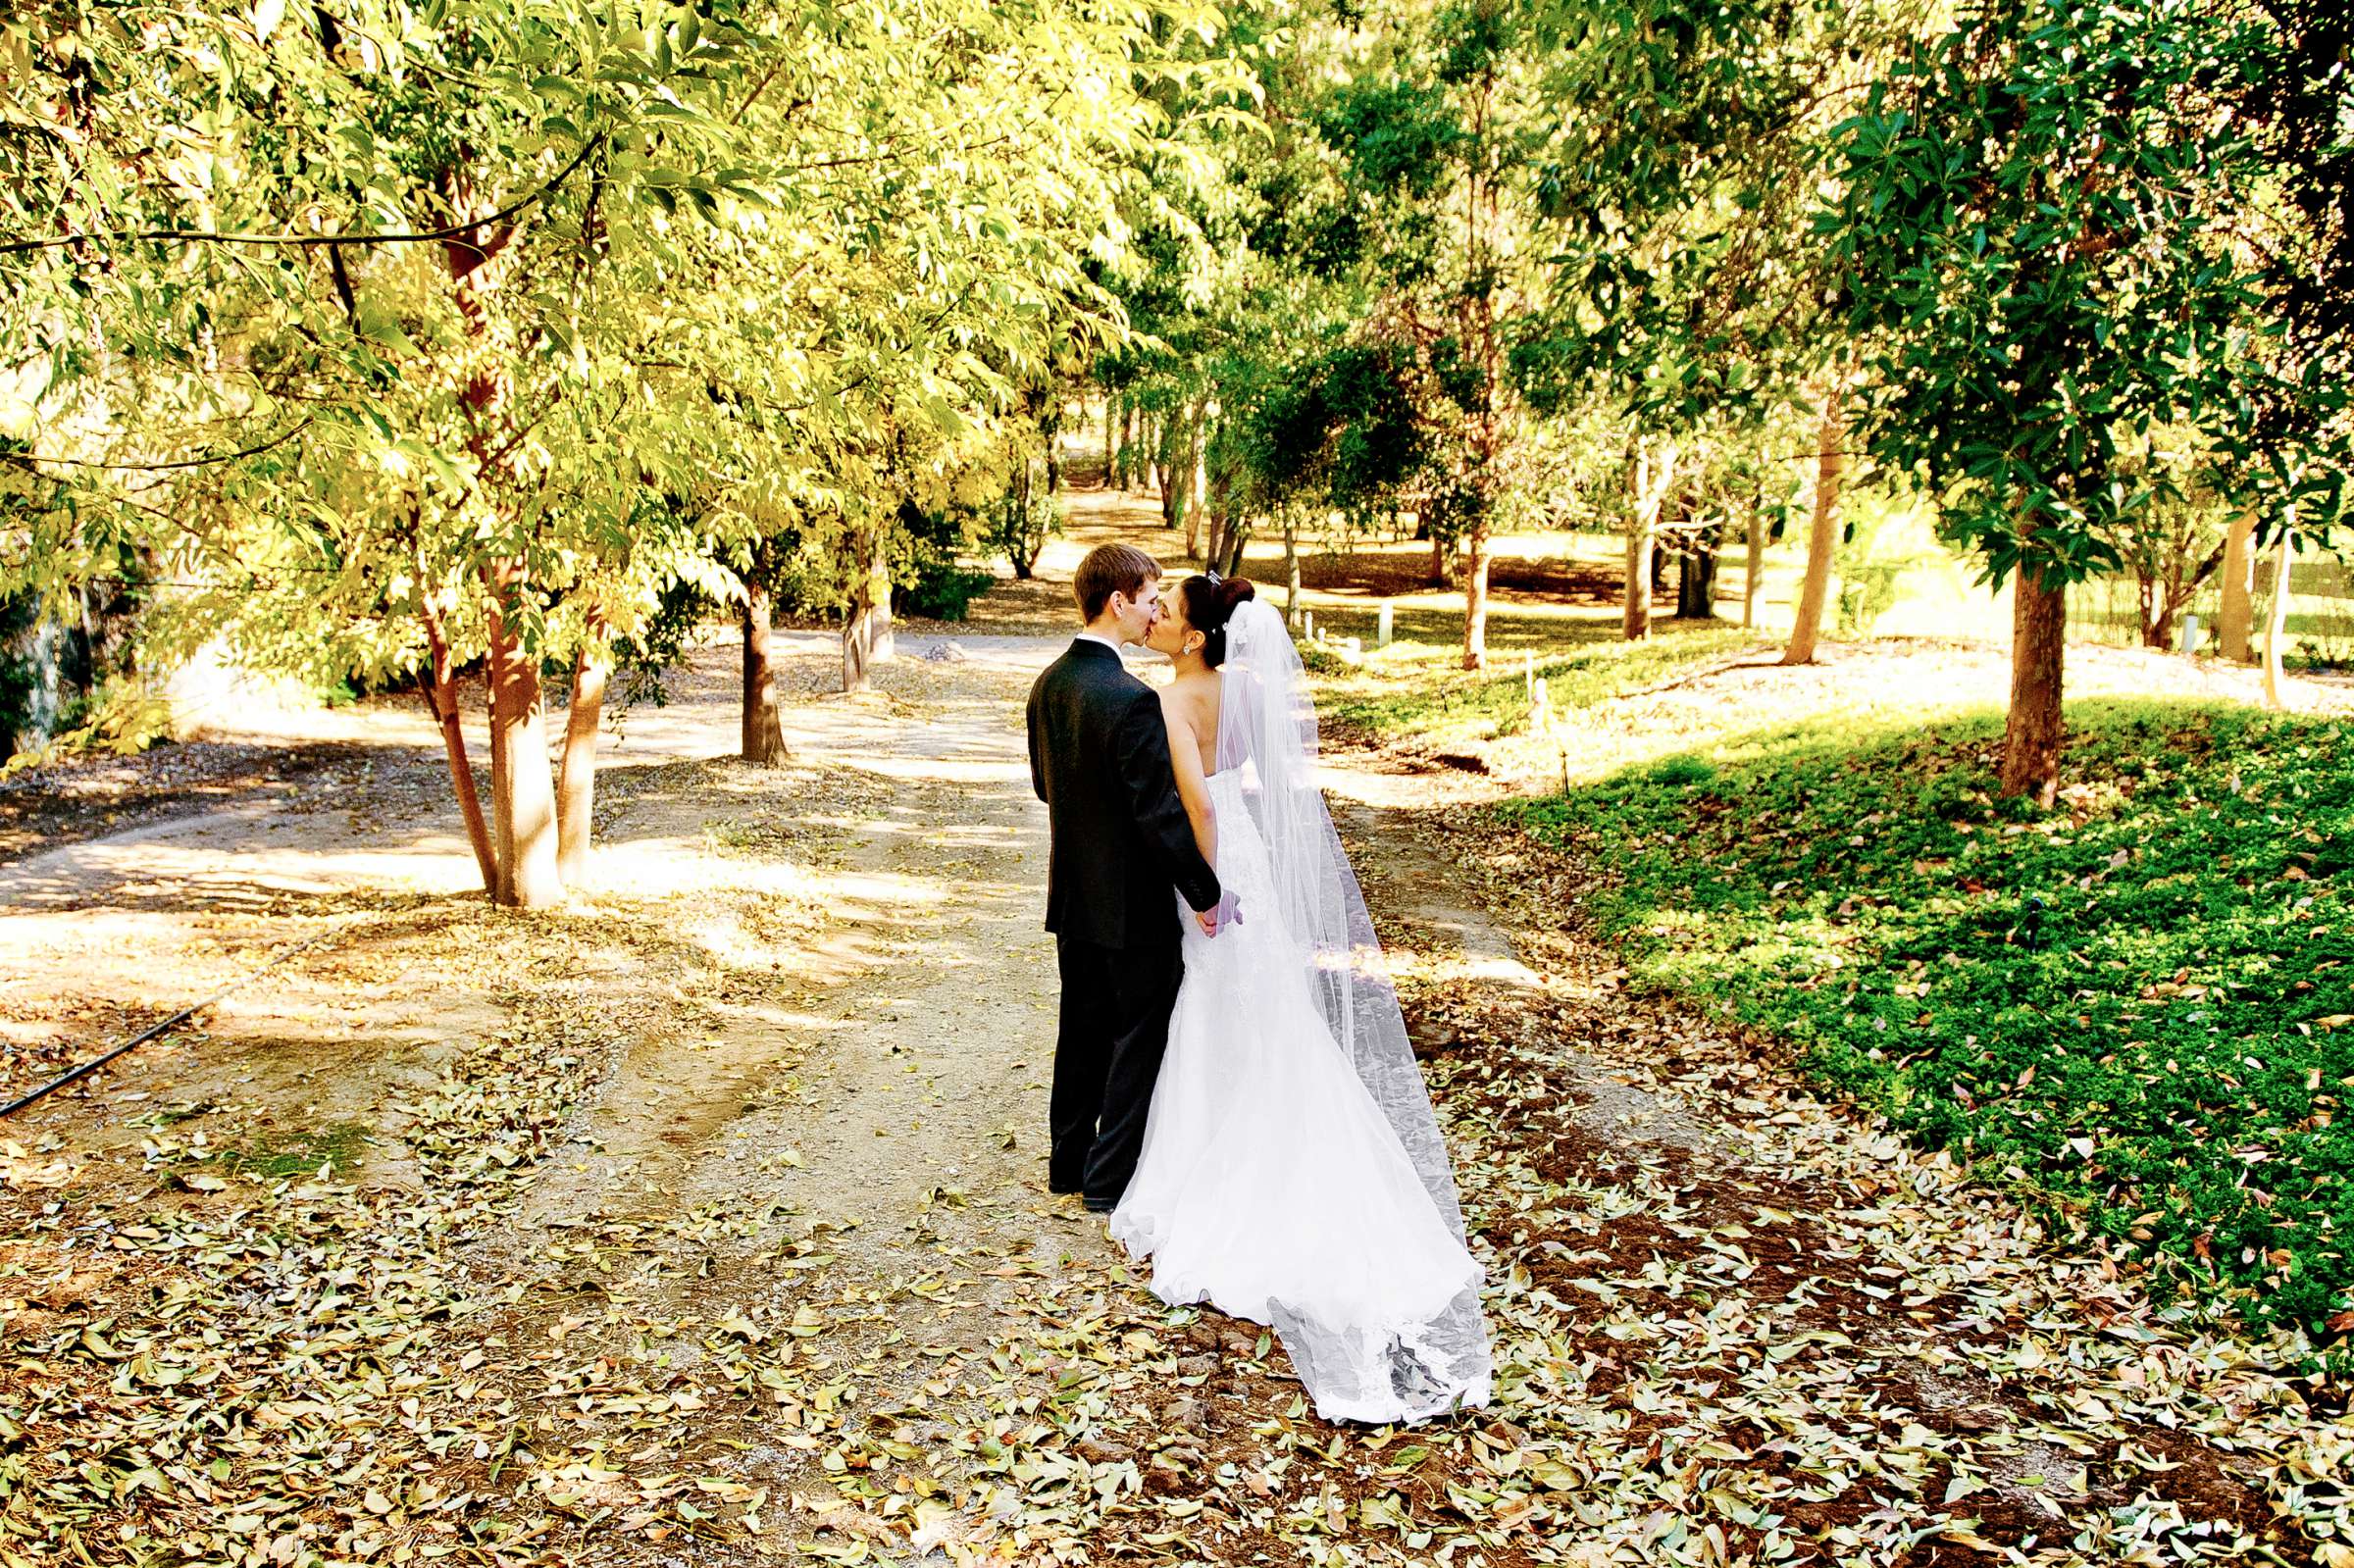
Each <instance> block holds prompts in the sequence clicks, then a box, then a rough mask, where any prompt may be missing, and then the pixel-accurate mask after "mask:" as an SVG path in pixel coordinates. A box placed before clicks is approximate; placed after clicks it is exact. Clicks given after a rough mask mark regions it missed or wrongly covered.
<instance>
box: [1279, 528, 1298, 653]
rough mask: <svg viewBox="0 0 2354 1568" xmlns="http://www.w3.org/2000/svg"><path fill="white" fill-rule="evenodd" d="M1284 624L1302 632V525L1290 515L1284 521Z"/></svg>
mask: <svg viewBox="0 0 2354 1568" xmlns="http://www.w3.org/2000/svg"><path fill="white" fill-rule="evenodd" d="M1283 583H1284V593H1283V624H1284V625H1285V626H1287V627H1290V628H1291V629H1292V630H1293V631H1294V632H1297V631H1299V630H1300V525H1299V522H1298V520H1297V519H1295V518H1293V517H1292V515H1291V514H1290V513H1288V512H1287V513H1285V514H1284V519H1283Z"/></svg>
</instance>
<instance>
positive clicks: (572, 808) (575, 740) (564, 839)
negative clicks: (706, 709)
mask: <svg viewBox="0 0 2354 1568" xmlns="http://www.w3.org/2000/svg"><path fill="white" fill-rule="evenodd" d="M611 673H612V663H611V659H610V657H609V656H608V655H607V653H606V651H605V650H604V649H603V648H602V647H599V646H595V645H593V644H583V645H582V648H581V651H580V652H579V654H578V655H576V656H575V657H574V659H573V661H572V702H571V705H570V707H569V708H568V709H567V711H566V714H565V718H564V769H563V772H562V773H560V774H558V775H557V777H556V870H557V873H558V875H560V876H561V877H562V878H563V879H564V885H565V886H567V887H572V888H580V887H585V886H587V885H588V838H589V825H590V823H591V821H592V820H593V819H594V817H595V814H596V729H597V726H598V725H599V724H600V723H601V722H603V719H604V716H605V681H606V678H607V677H608V676H609V675H610V674H611Z"/></svg>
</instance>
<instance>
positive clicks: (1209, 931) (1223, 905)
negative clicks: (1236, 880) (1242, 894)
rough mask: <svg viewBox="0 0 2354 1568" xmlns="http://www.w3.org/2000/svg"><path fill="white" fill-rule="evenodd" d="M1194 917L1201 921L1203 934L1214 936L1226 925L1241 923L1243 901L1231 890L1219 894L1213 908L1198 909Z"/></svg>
mask: <svg viewBox="0 0 2354 1568" xmlns="http://www.w3.org/2000/svg"><path fill="white" fill-rule="evenodd" d="M1194 918H1195V919H1196V920H1198V921H1200V922H1201V923H1202V934H1203V936H1216V935H1217V934H1218V933H1219V932H1221V931H1224V930H1225V929H1226V928H1227V927H1229V926H1239V925H1241V924H1242V923H1243V901H1242V900H1241V899H1239V898H1237V897H1235V896H1234V894H1233V893H1231V892H1228V893H1224V894H1221V895H1220V896H1219V898H1218V906H1217V907H1216V908H1215V909H1198V910H1196V911H1194Z"/></svg>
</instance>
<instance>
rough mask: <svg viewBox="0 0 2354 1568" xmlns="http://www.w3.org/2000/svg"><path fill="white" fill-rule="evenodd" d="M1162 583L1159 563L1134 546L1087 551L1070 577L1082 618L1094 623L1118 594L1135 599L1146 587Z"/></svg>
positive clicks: (1108, 547) (1099, 547) (1108, 546)
mask: <svg viewBox="0 0 2354 1568" xmlns="http://www.w3.org/2000/svg"><path fill="white" fill-rule="evenodd" d="M1159 581H1160V563H1159V562H1158V561H1155V560H1153V559H1152V557H1151V556H1149V555H1147V554H1146V553H1145V552H1144V551H1142V550H1140V549H1138V548H1137V547H1136V546H1135V545H1133V544H1099V545H1097V546H1096V547H1095V548H1094V549H1092V550H1090V551H1088V552H1087V559H1086V560H1084V561H1082V562H1080V563H1079V570H1078V572H1077V573H1076V574H1075V575H1074V576H1073V577H1072V578H1071V592H1073V593H1074V594H1076V595H1078V598H1079V618H1080V619H1081V620H1082V621H1093V620H1094V619H1095V618H1096V617H1097V616H1100V615H1101V614H1102V613H1103V606H1105V605H1107V604H1109V603H1110V602H1111V596H1112V595H1113V594H1115V593H1125V594H1127V595H1128V597H1130V598H1132V599H1133V598H1135V597H1136V596H1137V595H1138V594H1140V593H1142V592H1144V591H1145V584H1146V583H1148V582H1159Z"/></svg>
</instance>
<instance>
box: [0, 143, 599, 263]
mask: <svg viewBox="0 0 2354 1568" xmlns="http://www.w3.org/2000/svg"><path fill="white" fill-rule="evenodd" d="M604 139H605V133H604V132H603V131H601V130H600V131H598V132H597V133H596V134H595V135H593V136H590V137H589V138H588V140H587V141H586V142H584V143H582V144H581V150H580V151H579V152H577V153H574V154H573V156H572V161H571V162H570V163H568V164H566V165H565V166H564V167H563V168H561V169H559V170H557V171H556V172H555V174H554V175H553V176H552V177H550V178H549V179H548V180H547V182H546V183H545V184H543V185H541V186H539V187H538V188H537V190H534V191H532V192H530V193H529V194H527V195H524V196H521V197H518V198H517V199H516V200H515V201H513V202H510V203H509V204H508V205H506V206H504V207H502V208H500V209H499V210H498V211H496V212H494V213H486V214H485V215H483V216H482V217H480V218H477V219H475V220H474V221H472V222H471V223H465V224H458V225H455V226H453V227H451V228H432V229H418V230H412V231H408V232H404V233H396V234H365V233H333V234H223V233H216V232H213V231H211V230H208V229H200V228H144V229H134V230H131V231H129V232H125V233H117V234H111V235H110V234H87V233H85V234H62V235H59V236H57V237H56V238H53V239H11V240H6V241H0V256H13V255H17V254H20V253H22V252H24V251H30V250H55V249H58V248H59V247H61V246H65V245H77V244H80V243H82V242H83V241H85V240H100V241H105V240H111V241H112V242H114V243H116V244H138V243H141V242H143V241H151V242H154V243H157V244H169V243H174V242H178V241H188V242H199V241H200V242H204V243H208V244H215V245H268V246H280V247H291V248H295V249H302V250H308V249H312V248H314V247H317V246H320V245H325V246H327V247H329V248H330V249H331V250H332V249H333V247H335V246H337V245H422V244H432V243H435V242H448V241H455V242H456V243H458V244H461V245H466V246H469V247H471V246H472V245H473V244H474V241H473V239H472V238H471V237H469V236H471V235H473V234H474V233H476V232H477V231H478V230H480V229H483V228H489V227H491V226H493V225H497V224H503V223H505V222H507V221H508V220H509V219H511V218H513V217H515V216H516V215H517V214H518V213H522V212H527V211H529V210H530V209H531V208H532V207H534V206H535V205H537V203H539V202H542V201H544V200H546V199H547V198H548V197H549V196H551V195H553V194H555V191H556V187H557V186H559V185H561V184H563V183H564V181H565V180H567V179H569V178H571V177H572V173H573V171H574V170H576V169H578V168H580V167H581V165H583V164H585V163H587V162H588V155H589V154H590V153H592V152H594V151H596V149H597V148H598V147H599V146H600V145H602V144H603V142H604Z"/></svg>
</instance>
